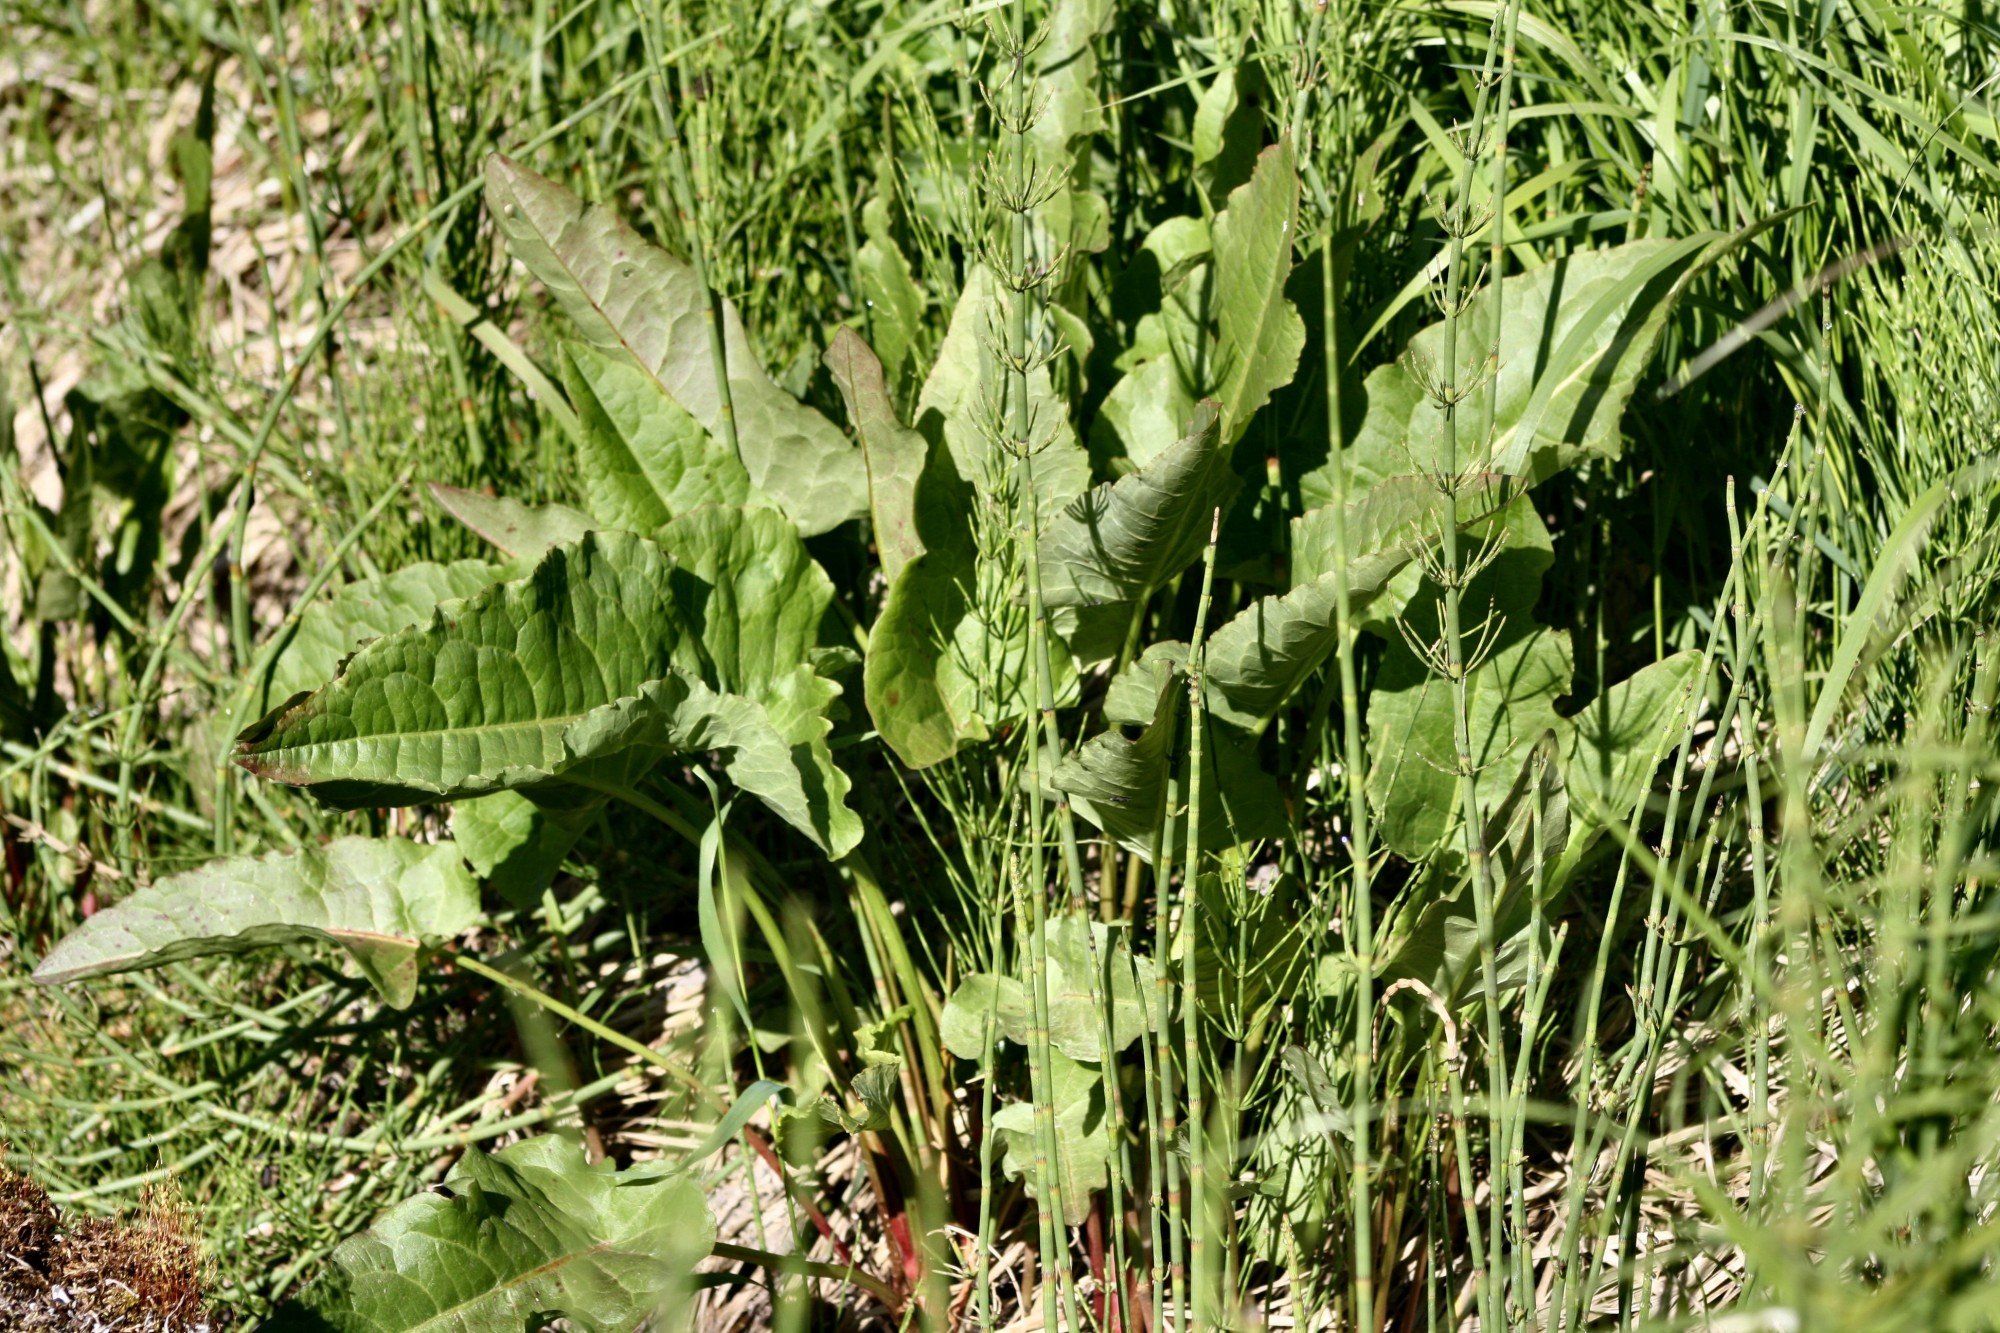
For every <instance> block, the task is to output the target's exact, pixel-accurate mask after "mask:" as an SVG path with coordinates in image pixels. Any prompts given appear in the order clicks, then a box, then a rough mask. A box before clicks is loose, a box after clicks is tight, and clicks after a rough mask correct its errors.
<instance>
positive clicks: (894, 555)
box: [826, 329, 930, 584]
mask: <svg viewBox="0 0 2000 1333" xmlns="http://www.w3.org/2000/svg"><path fill="white" fill-rule="evenodd" d="M826 368H827V370H828V371H829V372H831V373H832V375H833V382H834V384H836V385H837V386H839V389H840V394H841V397H842V398H844V399H846V401H847V415H848V419H849V420H851V421H852V422H853V423H854V433H855V435H856V436H857V437H859V439H860V441H861V455H862V458H863V459H864V460H866V462H867V465H868V506H869V512H870V514H871V515H872V516H873V518H874V522H875V547H876V550H877V551H878V552H880V554H881V557H882V575H883V577H884V578H886V579H888V580H889V582H890V583H892V584H893V583H894V582H895V581H896V576H897V575H898V574H900V573H902V572H903V566H904V565H906V564H908V563H909V562H910V561H912V560H914V559H916V558H917V557H918V556H920V555H922V554H923V553H924V539H923V533H922V531H921V530H920V526H919V524H918V522H917V487H918V482H919V481H920V480H921V479H922V477H923V474H924V464H925V462H926V461H927V460H928V458H929V456H930V448H929V446H928V445H927V444H926V443H925V442H924V437H923V436H922V435H921V434H920V433H918V432H917V431H915V430H912V429H911V428H909V427H908V426H905V425H904V424H903V422H902V419H901V418H900V417H898V416H897V415H896V407H895V404H894V403H893V402H892V401H890V398H889V386H888V384H887V382H886V381H885V380H884V379H883V375H882V363H881V362H880V361H879V360H877V359H876V357H875V353H874V351H873V350H871V349H870V348H869V346H868V344H867V343H866V342H864V341H862V339H861V337H860V335H859V334H857V333H855V332H854V330H852V329H842V330H840V332H838V333H836V334H835V335H834V336H833V345H832V346H830V347H828V348H827V349H826Z"/></svg>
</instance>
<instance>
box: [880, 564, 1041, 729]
mask: <svg viewBox="0 0 2000 1333" xmlns="http://www.w3.org/2000/svg"><path fill="white" fill-rule="evenodd" d="M976 577H977V576H976V574H975V572H974V569H973V566H972V562H971V561H970V560H966V559H962V558H957V559H955V558H953V556H952V555H951V554H949V553H946V552H942V551H937V552H929V553H926V554H924V555H920V556H918V557H916V558H915V559H914V560H911V561H910V562H909V563H908V564H906V565H904V566H903V572H902V573H901V574H900V575H899V576H898V577H897V579H896V581H895V583H894V584H893V585H892V586H891V587H890V589H889V597H888V600H887V601H886V602H884V603H883V605H882V614H881V615H880V616H878V617H877V618H876V621H875V625H874V627H873V628H872V629H871V630H870V631H869V634H868V657H867V661H866V664H865V666H864V670H863V687H862V688H863V693H864V694H865V695H866V696H867V700H868V713H869V716H870V717H872V718H873V719H874V720H875V729H876V731H878V732H879V733H881V736H882V739H883V740H884V741H885V742H887V743H888V746H889V748H890V749H892V750H894V751H895V752H896V757H897V758H899V759H901V760H902V761H903V762H904V763H905V764H907V765H908V766H909V767H911V768H928V767H930V766H931V765H932V764H937V763H942V762H943V761H944V760H946V759H949V758H951V756H952V755H954V754H957V753H958V751H959V748H960V747H961V746H963V745H966V744H967V743H969V742H972V741H980V740H985V739H986V738H987V736H988V735H990V734H991V732H990V731H989V729H988V727H987V722H986V719H985V718H984V717H983V716H981V712H980V708H979V700H978V697H977V692H976V691H974V690H966V689H963V688H959V689H954V688H950V686H949V685H948V683H947V682H948V681H949V680H950V679H951V678H952V677H954V676H955V677H957V678H958V679H959V680H960V681H965V680H972V681H977V680H978V675H977V674H976V672H965V671H962V670H952V669H950V668H951V667H952V666H953V665H955V664H954V663H953V662H952V659H953V657H954V650H955V646H956V642H957V639H958V630H959V627H960V626H961V625H963V624H967V623H976V620H977V617H976V616H975V615H974V613H973V605H972V584H973V581H974V579H975V578H976ZM1000 665H1005V664H1004V663H1003V664H1000ZM1017 692H1018V689H1017Z"/></svg>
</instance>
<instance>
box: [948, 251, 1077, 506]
mask: <svg viewBox="0 0 2000 1333" xmlns="http://www.w3.org/2000/svg"><path fill="white" fill-rule="evenodd" d="M1011 299H1012V293H1010V292H1008V291H1007V290H1006V289H1005V288H1003V287H1002V286H1001V285H1000V283H999V281H998V280H997V279H995V278H994V276H993V274H992V273H991V272H990V271H989V270H988V269H986V268H985V267H983V266H977V265H975V266H974V267H973V268H971V269H970V270H969V271H968V272H967V273H966V277H965V289H964V290H963V291H962V292H960V293H959V298H958V305H957V306H956V307H954V308H953V310H952V312H951V327H950V328H949V329H947V330H946V331H945V336H944V343H943V345H941V346H940V347H939V348H938V356H937V362H936V364H934V365H933V366H932V367H931V373H930V377H929V378H928V379H926V380H925V381H924V388H923V392H922V393H921V394H919V395H918V396H917V421H916V426H917V429H918V430H919V431H921V432H923V435H924V438H925V439H926V440H930V441H933V442H935V441H939V440H941V441H943V442H944V444H945V446H946V447H947V448H948V449H949V450H950V451H951V460H952V465H953V466H954V467H955V468H956V469H957V471H958V475H959V476H961V477H963V478H965V479H966V480H967V481H969V482H970V483H971V484H972V485H973V487H974V488H975V489H976V490H977V491H978V493H979V494H980V495H981V496H982V497H991V496H993V495H995V494H996V493H997V492H999V491H1001V490H1004V489H1005V488H1006V487H1007V484H1008V479H1009V477H1010V476H1011V475H1012V469H1013V468H1014V467H1015V463H1014V460H1012V459H1011V458H1009V457H1007V456H1006V455H1005V454H1003V453H1002V452H1001V451H1000V450H999V449H997V448H996V447H995V446H994V443H993V440H992V435H991V429H990V428H991V427H992V426H994V425H997V424H999V423H997V422H995V421H994V419H993V416H994V413H995V412H997V411H1000V410H1001V404H1003V403H1005V402H1006V384H1007V378H1008V372H1007V370H1006V369H1005V368H1004V367H1003V366H1002V365H1001V364H1000V362H999V360H998V359H997V358H996V357H995V356H994V354H993V347H992V340H993V339H994V338H995V337H996V336H999V334H1000V333H1001V331H1003V330H1005V329H1006V327H1007V312H1008V309H1009V302H1010V300H1011ZM1028 407H1029V412H1030V414H1031V416H1032V418H1033V422H1034V429H1035V439H1034V443H1035V445H1036V446H1037V449H1038V452H1037V453H1036V454H1035V456H1034V464H1033V466H1034V479H1035V512H1036V514H1037V515H1038V517H1039V521H1040V523H1041V524H1042V526H1044V527H1046V526H1047V525H1048V523H1049V521H1050V520H1051V519H1053V518H1054V517H1055V516H1056V515H1057V514H1060V513H1061V512H1062V511H1063V508H1064V506H1066V505H1067V504H1069V502H1070V501H1071V500H1074V499H1075V498H1076V497H1077V496H1079V495H1081V494H1083V492H1084V489H1085V488H1086V487H1087V486H1089V485H1090V456H1089V455H1088V454H1087V453H1085V452H1084V449H1083V446H1082V445H1080V444H1078V443H1077V439H1076V431H1075V430H1074V429H1073V428H1072V427H1071V425H1070V421H1069V408H1068V405H1067V404H1066V403H1065V402H1064V401H1063V399H1062V398H1061V396H1059V395H1058V394H1057V393H1056V391H1055V386H1054V384H1053V383H1052V382H1051V380H1050V378H1049V369H1048V367H1047V366H1041V367H1038V368H1036V369H1035V370H1034V372H1033V373H1031V374H1030V375H1029V376H1028Z"/></svg>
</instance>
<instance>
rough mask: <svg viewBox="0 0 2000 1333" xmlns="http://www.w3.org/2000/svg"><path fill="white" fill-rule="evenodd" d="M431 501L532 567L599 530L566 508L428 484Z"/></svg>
mask: <svg viewBox="0 0 2000 1333" xmlns="http://www.w3.org/2000/svg"><path fill="white" fill-rule="evenodd" d="M430 489H431V498H432V499H434V500H436V501H437V502H438V505H439V506H440V507H441V508H443V510H444V511H445V512H446V513H447V514H450V515H451V516H452V517H453V518H455V519H457V520H458V521H459V522H461V523H463V524H465V526H466V527H468V528H471V529H472V530H473V531H474V532H476V533H478V534H479V535H480V536H481V537H484V538H485V539H486V540H487V541H488V542H490V543H492V545H493V546H494V548H495V549H497V550H498V551H499V552H500V553H501V554H502V555H510V556H513V557H514V558H515V559H517V560H523V561H527V562H529V563H532V562H534V561H536V560H539V559H541V558H542V555H543V554H544V553H545V552H547V551H548V550H549V549H550V548H551V547H556V546H567V545H568V544H569V543H571V542H573V541H576V540H578V539H579V538H581V537H582V536H583V534H584V533H586V532H590V531H593V530H594V529H596V528H599V527H601V526H603V525H602V524H598V523H593V522H591V521H590V515H588V514H586V513H584V512H582V511H581V510H577V509H571V508H570V507H569V506H568V505H558V504H549V505H524V504H522V503H521V502H520V501H519V500H509V499H507V498H505V497H504V496H502V497H495V496H491V495H481V494H480V493H479V492H478V491H466V490H460V489H459V488H458V487H456V486H440V485H438V484H437V483H436V482H432V483H431V488H430Z"/></svg>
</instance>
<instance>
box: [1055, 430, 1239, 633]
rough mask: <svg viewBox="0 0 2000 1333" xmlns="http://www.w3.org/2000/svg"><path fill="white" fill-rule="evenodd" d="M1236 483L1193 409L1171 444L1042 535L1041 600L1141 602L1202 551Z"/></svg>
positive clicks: (1090, 494)
mask: <svg viewBox="0 0 2000 1333" xmlns="http://www.w3.org/2000/svg"><path fill="white" fill-rule="evenodd" d="M1239 484H1240V483H1239V482H1238V480H1237V477H1236V474H1235V472H1234V471H1233V470H1231V468H1230V465H1229V450H1228V449H1226V448H1224V447H1223V445H1222V441H1221V437H1220V435H1219V433H1218V431H1217V427H1216V406H1215V404H1214V403H1212V402H1205V403H1203V404H1202V405H1201V406H1200V407H1198V408H1196V410H1195V414H1194V418H1193V420H1192V421H1191V422H1190V423H1189V426H1188V431H1187V434H1186V435H1185V436H1184V437H1183V438H1182V439H1181V441H1180V442H1179V443H1178V444H1175V445H1174V446H1172V447H1171V448H1169V449H1167V450H1166V451H1165V452H1164V453H1162V454H1161V455H1159V456H1158V457H1157V458H1155V459H1153V460H1152V461H1151V462H1150V463H1148V464H1146V465H1145V466H1143V467H1141V468H1140V470H1139V471H1137V472H1134V473H1131V474H1129V475H1127V476H1125V477H1122V478H1120V479H1119V480H1117V481H1115V482H1106V483H1104V484H1103V485H1101V486H1096V487H1093V488H1092V489H1091V490H1089V491H1087V492H1085V493H1084V494H1083V495H1082V496H1080V497H1078V498H1077V500H1076V501H1075V502H1074V503H1072V504H1071V505H1070V506H1069V508H1067V509H1065V510H1064V511H1063V512H1062V513H1061V514H1059V515H1058V516H1057V517H1056V518H1055V519H1054V521H1052V522H1051V523H1050V524H1049V526H1048V528H1047V530H1046V531H1045V532H1044V534H1043V536H1042V549H1041V556H1042V599H1043V601H1044V603H1045V604H1047V605H1049V606H1091V605H1096V604H1098V603H1103V602H1135V601H1142V600H1144V599H1145V598H1147V597H1149V596H1151V595H1152V593H1153V591H1154V590H1155V589H1157V588H1160V587H1162V586H1163V585H1164V584H1165V583H1166V582H1167V580H1169V579H1171V578H1172V577H1173V576H1174V575H1175V574H1178V573H1179V572H1180V571H1181V570H1183V569H1185V568H1187V566H1188V565H1189V564H1191V563H1192V562H1193V561H1194V559H1195V558H1196V557H1197V556H1199V555H1200V554H1201V550H1202V546H1203V545H1204V544H1205V543H1206V542H1207V540H1208V534H1209V529H1210V525H1211V522H1212V519H1213V517H1214V514H1215V511H1216V510H1217V509H1219V508H1224V507H1226V506H1227V505H1228V503H1229V501H1230V500H1231V499H1233V498H1234V497H1235V494H1236V490H1237V487H1238V485H1239Z"/></svg>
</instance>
